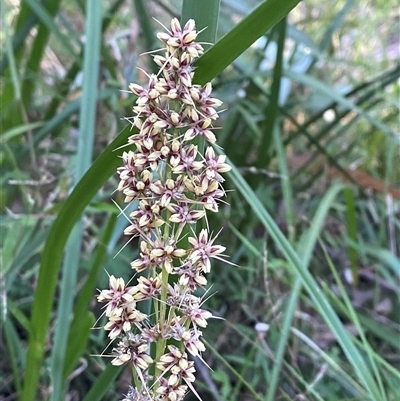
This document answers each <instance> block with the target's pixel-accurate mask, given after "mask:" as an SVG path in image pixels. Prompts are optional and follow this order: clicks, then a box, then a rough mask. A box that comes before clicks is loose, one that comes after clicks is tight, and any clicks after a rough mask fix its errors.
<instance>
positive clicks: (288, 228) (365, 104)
mask: <svg viewBox="0 0 400 401" xmlns="http://www.w3.org/2000/svg"><path fill="white" fill-rule="evenodd" d="M18 3H19V2H16V1H11V0H6V2H5V3H4V5H3V8H2V17H3V29H4V31H3V33H2V38H1V40H2V48H3V50H4V52H3V54H2V58H1V60H0V69H1V72H2V80H3V82H2V87H1V102H2V108H1V140H2V147H1V158H0V162H1V169H2V174H1V183H2V185H1V189H0V195H1V208H2V209H1V210H2V212H1V213H2V215H1V240H2V244H1V245H2V255H1V256H2V261H1V263H2V266H1V268H2V271H1V300H2V308H1V310H2V341H1V353H2V355H4V358H2V361H1V379H2V380H1V386H2V387H1V389H0V394H2V397H3V398H2V400H3V401H5V400H15V399H22V400H25V401H28V400H37V399H40V400H46V399H50V398H51V399H52V400H65V399H68V400H82V399H85V400H100V399H104V400H118V399H121V398H122V395H121V394H122V393H126V392H127V385H128V383H129V372H126V371H125V372H124V371H122V370H118V369H116V368H114V367H111V366H109V360H108V359H107V358H100V357H98V356H97V355H98V354H100V353H101V352H102V351H103V350H104V348H105V346H106V344H108V341H107V337H106V333H105V332H104V331H103V330H93V329H92V327H93V326H94V325H95V320H96V318H97V317H98V316H99V315H100V314H101V310H100V309H99V307H98V305H97V304H96V302H95V294H96V288H104V287H105V286H106V285H107V281H108V277H107V274H106V272H105V270H106V271H107V272H108V273H109V274H115V275H117V276H124V277H125V278H126V279H128V278H129V277H130V273H131V271H130V269H129V263H130V261H132V260H133V259H134V258H135V255H136V253H137V246H136V245H137V244H136V243H135V242H131V243H129V244H128V245H127V246H126V247H124V248H123V249H122V250H121V248H122V247H123V246H124V244H125V238H124V237H123V236H122V235H121V234H122V231H123V229H124V227H125V226H126V224H127V223H126V220H125V219H124V217H121V216H118V209H117V208H116V206H115V205H114V204H113V203H112V202H111V199H112V198H115V200H116V202H118V203H119V204H122V201H121V199H120V198H119V197H118V196H116V195H115V194H113V191H114V189H115V187H116V184H117V179H116V177H115V174H113V173H114V171H115V169H116V168H117V167H118V166H119V164H120V160H119V158H118V155H119V154H120V153H121V152H122V150H121V151H120V152H115V151H114V150H115V149H116V148H118V146H120V145H121V144H123V143H124V142H125V140H126V136H127V135H129V128H126V127H127V123H126V121H124V119H123V117H129V116H130V115H131V111H130V109H131V107H132V104H133V103H134V98H133V96H130V95H128V94H127V93H125V92H123V91H121V89H123V90H124V89H127V87H128V84H129V83H130V82H133V81H135V82H142V83H143V82H144V81H145V80H146V79H145V77H144V75H143V74H142V73H141V71H140V70H138V69H137V68H136V67H137V66H139V67H140V66H142V67H143V66H146V68H151V62H150V60H151V58H150V57H149V56H142V57H140V54H141V53H143V52H146V51H148V50H150V49H156V48H158V47H159V45H158V43H157V41H156V39H155V32H157V31H160V30H162V27H160V26H159V24H158V23H157V22H155V21H154V20H153V19H152V18H151V17H153V16H154V17H155V18H157V19H158V20H160V21H161V22H163V23H165V24H166V25H167V24H168V22H169V20H170V19H171V17H172V16H179V15H180V14H181V7H180V5H181V4H180V2H174V1H170V2H167V1H161V0H160V1H150V2H148V1H147V2H145V1H140V0H135V1H128V0H112V1H111V0H109V1H104V2H100V1H96V0H91V1H87V2H85V1H83V0H75V1H72V0H70V1H66V0H64V1H61V0H52V1H47V2H39V1H37V0H29V1H28V0H26V1H22V2H21V4H20V5H19V6H18ZM86 3H87V4H86ZM199 3H201V7H196V5H198V4H199ZM216 3H217V2H215V1H213V0H207V1H205V0H202V1H201V0H199V1H195V0H191V1H185V8H184V10H183V11H182V12H183V15H184V18H185V19H187V18H191V17H192V18H195V19H196V20H197V21H199V22H198V28H202V27H203V26H209V27H216V26H217V21H218V30H217V39H216V40H214V38H213V33H214V31H213V29H211V28H210V29H209V30H205V31H204V33H203V37H202V38H201V40H204V41H206V42H211V41H212V42H216V45H215V46H214V47H211V49H210V51H209V52H208V53H206V54H205V55H204V56H203V57H202V58H201V59H199V61H198V69H197V71H196V80H197V81H198V82H200V83H204V82H206V81H207V80H210V79H213V78H215V79H214V88H215V95H216V97H219V98H221V99H222V100H223V101H224V106H223V107H224V108H225V109H226V110H225V111H224V112H223V113H222V114H221V119H220V120H219V121H220V124H221V129H220V130H219V131H217V132H216V134H217V135H218V143H219V144H220V145H221V146H223V148H224V151H225V153H226V154H227V155H228V157H229V159H230V162H231V164H232V166H233V170H232V172H231V173H229V174H227V177H228V178H227V183H226V185H225V187H226V188H227V189H231V190H232V191H231V192H229V193H228V199H227V201H228V202H229V205H227V204H226V205H225V204H221V207H220V213H219V214H218V215H213V216H210V219H209V220H210V226H211V227H213V226H215V227H220V226H224V230H223V231H222V233H221V234H220V236H219V238H218V243H221V244H223V245H226V246H227V252H226V253H227V254H228V255H230V260H231V261H232V262H234V263H236V264H238V265H239V266H240V267H237V268H236V267H232V266H229V265H223V264H220V263H214V265H213V270H212V273H211V276H210V277H209V283H213V285H212V288H211V290H210V292H209V293H208V294H212V293H215V294H214V296H213V297H212V298H211V299H210V300H208V302H207V305H208V307H210V308H211V309H212V311H213V313H214V314H216V315H218V316H221V317H223V318H224V319H225V320H214V321H212V322H211V323H210V325H209V327H208V328H207V329H206V330H204V334H205V338H206V339H207V342H208V344H207V348H208V351H207V353H206V354H205V355H204V359H205V360H206V361H207V362H208V364H209V365H210V366H211V367H212V369H213V370H212V371H211V370H208V369H207V368H205V367H204V366H203V367H202V366H201V364H198V365H197V370H198V379H199V380H198V381H197V382H196V384H197V389H198V391H199V393H200V394H202V396H203V399H204V400H209V399H215V400H224V401H225V400H226V401H250V400H268V401H273V400H294V399H296V400H303V399H306V400H359V401H363V400H393V401H395V400H398V399H399V398H400V390H399V388H400V385H399V383H400V373H399V370H398V368H399V362H400V361H399V348H400V340H399V335H400V333H399V328H400V317H399V314H398V299H399V298H398V297H399V291H398V287H399V286H398V284H399V276H400V261H399V258H398V257H397V256H396V255H398V254H399V252H400V245H399V237H400V236H399V231H400V220H399V198H400V195H399V190H398V189H397V190H396V186H397V187H398V186H399V182H400V173H399V169H398V167H397V168H396V166H398V165H399V161H400V160H399V137H398V135H397V136H396V129H397V130H398V128H399V127H398V120H399V105H398V95H399V84H398V79H399V76H400V68H399V66H398V56H399V54H398V38H396V35H397V32H396V29H394V28H392V27H395V26H396V23H398V18H399V16H398V15H396V14H395V13H394V7H393V5H390V3H391V2H384V1H376V2H373V3H372V2H366V1H365V2H354V1H350V0H347V1H338V2H335V3H334V5H332V2H317V1H309V2H306V3H301V4H300V5H299V6H298V7H296V8H295V9H294V10H293V11H292V12H291V13H290V14H289V16H288V17H287V18H284V19H282V17H284V16H285V15H286V14H287V12H288V11H290V10H291V9H292V8H293V7H295V6H296V4H297V3H298V1H296V0H288V1H285V2H282V1H279V0H269V1H268V2H257V1H250V0H248V1H225V2H224V1H223V2H222V4H221V8H220V10H219V13H218V7H215V5H216ZM282 3H284V4H282ZM321 3H322V4H321ZM258 5H259V7H258V8H255V7H256V6H258ZM204 10H206V11H207V12H204ZM241 18H243V19H242V22H241V24H238V21H240V20H241ZM225 34H227V35H226V36H225V37H224V38H223V39H222V40H220V39H221V38H222V37H223V36H224V35H225ZM259 38H260V39H259ZM257 39H259V40H258V41H257V42H256V43H255V44H254V45H252V46H251V44H252V43H253V42H254V41H255V40H257ZM239 55H240V57H239V58H237V56H239ZM121 130H122V132H121V133H120V131H121ZM119 133H120V134H119ZM110 143H111V144H110ZM90 166H91V167H90ZM89 167H90V169H89V170H88V171H87V169H88V168H89ZM86 171H87V173H86ZM85 173H86V174H85ZM72 190H73V192H72V193H71V191H72ZM79 219H80V222H79V223H78V224H77V225H76V224H75V223H76V222H77V221H78V220H79ZM73 227H75V228H73ZM68 237H69V241H68V242H67V239H68ZM256 323H266V324H268V325H269V327H268V330H267V331H266V332H262V331H260V329H259V327H260V326H256ZM256 328H257V329H258V331H257V330H256ZM25 350H27V353H25Z"/></svg>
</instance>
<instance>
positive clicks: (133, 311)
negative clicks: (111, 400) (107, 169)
mask: <svg viewBox="0 0 400 401" xmlns="http://www.w3.org/2000/svg"><path fill="white" fill-rule="evenodd" d="M196 36H197V32H196V30H195V23H194V21H193V20H189V21H188V22H187V23H186V25H185V26H184V28H183V29H182V28H181V26H180V24H179V22H178V20H177V19H173V20H172V22H171V29H170V30H167V32H166V33H159V34H158V38H159V39H160V40H161V41H162V42H163V43H164V45H165V49H166V50H165V53H164V55H156V56H154V62H155V63H156V64H157V65H158V66H159V67H160V72H159V73H158V74H157V75H155V74H153V75H150V76H149V82H148V85H147V86H146V87H142V86H140V85H137V84H131V85H130V86H129V88H130V90H131V91H132V92H133V94H134V95H136V96H137V100H136V105H135V106H134V107H133V111H134V113H135V116H134V117H133V118H132V120H131V122H132V125H133V126H134V128H135V131H136V133H135V134H133V135H132V136H130V138H129V140H128V145H133V146H132V148H133V150H130V151H127V152H124V153H123V156H122V161H123V165H122V166H121V167H120V168H118V174H119V178H120V182H119V185H118V190H119V191H121V192H122V193H123V194H124V197H125V202H126V203H132V202H136V204H137V208H136V209H135V210H134V211H133V212H132V213H130V215H129V221H130V225H129V226H128V227H127V228H126V229H125V231H124V233H125V234H126V235H128V236H132V237H139V238H140V240H139V242H140V252H139V257H138V258H137V259H136V260H134V261H132V263H131V267H132V269H133V270H134V272H135V274H139V273H140V275H138V279H137V283H135V284H136V285H134V286H126V285H125V282H124V281H123V279H121V278H118V279H117V278H115V277H114V276H111V277H110V288H109V289H108V290H103V291H101V292H100V295H99V296H98V301H99V302H104V303H106V307H105V315H106V316H107V318H108V323H107V324H106V325H105V327H104V328H105V330H108V331H109V337H110V338H111V339H112V340H115V339H117V338H118V339H119V342H118V345H117V346H116V347H115V348H114V349H113V352H112V355H113V357H114V358H113V360H112V363H113V364H114V365H123V364H128V363H130V364H132V366H133V368H134V369H133V372H134V381H135V387H136V388H133V387H132V388H131V389H130V391H129V393H128V395H127V396H126V397H127V398H126V399H132V400H137V401H139V400H159V401H163V400H165V401H178V400H182V399H183V397H184V396H185V394H186V392H187V390H188V388H190V389H191V390H192V391H194V388H193V385H192V383H193V382H194V380H195V377H194V372H195V368H194V366H193V365H194V363H193V361H191V360H190V359H189V354H190V355H192V356H199V357H201V353H202V352H203V351H204V350H205V346H204V344H203V342H202V341H201V336H202V332H201V329H202V328H205V327H206V326H207V320H208V319H209V318H210V317H212V314H211V313H210V312H208V311H206V310H205V309H203V308H202V300H201V299H200V298H198V297H197V296H195V295H194V291H195V290H196V289H197V288H198V287H199V286H200V287H203V286H205V285H206V284H207V279H206V277H205V274H207V273H209V272H210V268H211V262H210V260H211V259H212V258H217V259H220V258H221V257H222V256H223V255H222V254H223V252H224V250H225V247H223V246H221V245H216V244H214V240H215V237H214V238H212V237H211V235H210V233H209V230H208V229H202V230H201V231H200V232H199V233H198V234H196V232H195V224H194V223H196V222H198V221H199V220H200V219H203V218H206V210H209V211H212V212H217V211H218V206H219V201H220V200H221V198H222V197H223V196H225V191H224V189H223V188H222V185H221V183H222V182H223V181H224V180H223V178H222V177H221V173H224V172H227V171H229V170H230V166H229V165H228V164H227V163H225V156H223V155H216V154H215V152H214V149H213V147H212V146H207V147H206V149H205V151H204V152H202V151H200V149H199V147H198V145H196V144H195V143H194V140H195V141H196V142H199V141H198V139H196V138H203V140H204V141H205V142H208V143H211V144H214V143H215V142H216V138H215V135H214V133H213V132H212V129H213V122H214V121H215V120H216V119H217V118H218V113H217V111H216V110H215V109H216V108H217V107H219V106H220V105H221V103H222V102H221V101H220V100H218V99H216V98H213V97H211V90H212V87H211V84H210V83H208V84H206V85H205V86H200V85H195V84H193V83H192V78H193V75H194V67H193V61H194V60H195V59H196V57H198V56H199V55H201V54H202V53H203V48H202V46H201V45H200V44H199V43H197V42H195V39H196ZM200 142H201V141H200ZM206 223H207V222H206ZM206 226H207V227H208V223H207V224H206ZM183 244H186V245H183ZM142 301H147V302H151V303H152V311H151V313H149V314H148V315H147V314H144V313H142V312H140V311H139V310H138V309H137V303H139V302H142ZM150 350H151V352H150ZM150 354H151V355H152V356H150ZM128 397H129V398H128Z"/></svg>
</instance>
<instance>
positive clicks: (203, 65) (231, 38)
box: [194, 0, 300, 84]
mask: <svg viewBox="0 0 400 401" xmlns="http://www.w3.org/2000/svg"><path fill="white" fill-rule="evenodd" d="M299 2H300V0H287V1H285V2H282V1H281V0H268V1H265V2H263V3H261V4H260V5H259V6H258V7H257V8H256V9H255V10H254V11H253V12H252V13H251V14H250V15H248V16H247V17H246V18H244V19H243V20H242V21H241V22H240V23H239V24H238V25H237V26H236V27H235V28H234V29H232V31H230V32H229V33H228V34H227V35H225V36H224V37H223V38H222V39H221V40H219V41H218V42H217V43H216V44H215V45H214V46H213V47H211V49H209V50H208V51H207V52H206V53H205V54H204V55H203V56H201V57H200V58H199V59H198V60H197V62H196V66H197V67H198V69H197V70H196V75H195V78H194V79H195V82H196V83H200V84H204V83H206V82H208V81H211V79H213V78H214V77H215V76H216V75H217V74H218V73H220V72H221V71H222V70H223V69H225V68H226V67H227V66H228V65H229V64H231V63H232V62H233V61H234V60H235V59H236V58H237V57H239V56H240V54H242V53H243V52H244V51H245V50H246V49H248V48H249V47H250V46H251V45H252V44H253V43H254V42H255V41H256V40H257V39H258V38H259V37H261V36H262V35H263V34H264V33H265V32H267V31H268V29H270V28H272V27H273V26H274V25H275V24H276V23H278V22H279V21H280V20H281V19H282V18H283V17H284V16H285V15H286V14H287V13H288V12H289V11H290V10H291V9H292V8H294V7H295V6H296V5H297V3H299Z"/></svg>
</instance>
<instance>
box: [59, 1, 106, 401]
mask: <svg viewBox="0 0 400 401" xmlns="http://www.w3.org/2000/svg"><path fill="white" fill-rule="evenodd" d="M101 11H102V5H101V2H99V1H97V0H89V1H88V2H87V10H86V15H87V20H86V28H85V31H86V42H85V50H84V64H83V77H84V78H83V93H82V103H81V109H80V125H79V139H78V155H77V163H76V170H75V183H77V182H79V180H80V179H81V177H82V176H83V175H84V173H85V172H86V171H87V169H88V168H89V166H90V163H91V160H92V153H93V151H92V147H93V138H94V131H95V118H96V103H97V81H98V75H99V59H100V39H101ZM82 228H83V226H82V224H81V222H78V224H77V225H76V227H74V230H73V231H72V234H71V237H70V239H69V241H68V243H67V247H66V252H65V261H64V266H63V275H62V281H61V284H60V288H61V290H60V301H59V307H58V311H57V323H56V330H55V333H54V347H53V353H52V357H51V366H52V369H51V379H52V385H53V392H52V400H53V401H57V400H58V401H61V400H63V399H64V398H65V385H64V382H63V369H60V367H61V366H64V363H65V358H66V349H67V340H68V335H69V330H70V316H71V313H72V305H73V300H74V296H73V295H74V293H75V288H76V281H77V273H78V269H79V260H80V248H81V242H82Z"/></svg>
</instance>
